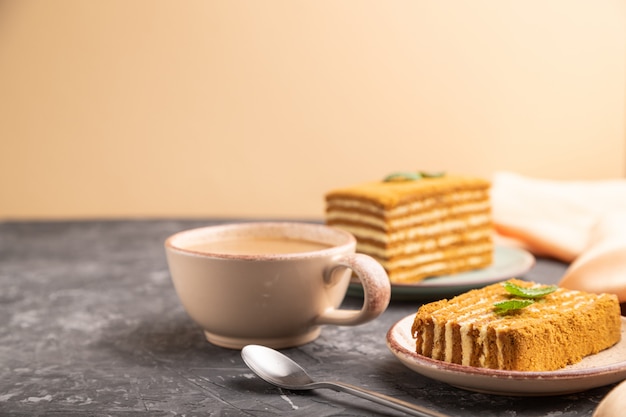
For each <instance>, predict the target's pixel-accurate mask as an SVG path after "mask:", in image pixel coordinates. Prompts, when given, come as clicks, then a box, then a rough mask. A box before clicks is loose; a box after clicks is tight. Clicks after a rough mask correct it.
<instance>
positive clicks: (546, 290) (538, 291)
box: [502, 281, 559, 298]
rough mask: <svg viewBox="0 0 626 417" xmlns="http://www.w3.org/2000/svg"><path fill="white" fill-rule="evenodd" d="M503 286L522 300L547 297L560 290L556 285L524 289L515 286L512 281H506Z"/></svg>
mask: <svg viewBox="0 0 626 417" xmlns="http://www.w3.org/2000/svg"><path fill="white" fill-rule="evenodd" d="M502 286H503V287H504V289H505V290H507V291H508V292H509V293H511V294H513V295H516V296H518V297H522V298H541V297H545V296H546V295H548V294H550V293H553V292H554V291H556V290H557V289H558V288H559V287H557V286H556V285H549V286H544V287H538V288H524V287H520V286H519V285H515V284H513V283H512V282H510V281H506V282H504V283H502Z"/></svg>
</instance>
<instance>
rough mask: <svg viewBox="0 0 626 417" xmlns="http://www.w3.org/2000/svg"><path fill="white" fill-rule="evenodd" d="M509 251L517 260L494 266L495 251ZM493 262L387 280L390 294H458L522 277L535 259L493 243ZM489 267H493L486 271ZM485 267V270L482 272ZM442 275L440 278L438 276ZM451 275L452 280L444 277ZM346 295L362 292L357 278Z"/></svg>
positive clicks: (414, 297) (421, 296) (408, 297)
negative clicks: (415, 278)
mask: <svg viewBox="0 0 626 417" xmlns="http://www.w3.org/2000/svg"><path fill="white" fill-rule="evenodd" d="M502 252H505V253H513V254H514V255H515V256H516V257H517V258H518V260H517V263H516V264H512V265H513V266H510V265H508V266H506V268H507V269H506V270H504V271H502V270H501V269H502V266H500V267H499V269H495V268H496V267H495V266H494V264H495V263H497V259H498V258H497V257H498V256H503V255H498V254H499V253H502ZM494 258H495V259H494V264H492V265H490V266H488V267H485V268H481V269H477V270H472V271H465V272H459V273H457V274H453V275H443V276H440V277H433V278H427V279H425V280H422V281H419V282H415V283H393V282H392V283H391V296H392V298H394V299H397V300H423V301H424V300H433V299H435V298H445V297H450V296H453V295H457V294H461V293H463V292H465V291H469V290H471V289H474V288H480V287H483V286H485V285H488V284H493V283H495V282H498V281H502V280H505V279H508V278H510V277H512V276H517V277H522V276H523V275H524V274H526V273H527V272H528V271H529V270H530V269H531V268H532V267H533V266H534V265H535V263H536V258H535V256H534V255H533V254H532V253H530V252H529V251H527V250H525V249H523V248H519V247H515V246H510V245H502V244H496V245H495V246H494ZM490 269H493V271H491V272H488V271H490ZM485 271H487V272H485ZM477 273H479V274H481V275H484V274H485V273H487V274H488V275H487V277H484V276H482V277H479V278H477V277H473V276H471V275H473V274H477ZM442 278H443V280H442ZM451 278H454V280H453V281H452V282H450V281H447V282H446V279H451ZM347 295H349V296H363V286H362V285H361V283H360V281H359V280H358V278H355V277H352V279H351V281H350V283H349V285H348V290H347Z"/></svg>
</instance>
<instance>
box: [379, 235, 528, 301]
mask: <svg viewBox="0 0 626 417" xmlns="http://www.w3.org/2000/svg"><path fill="white" fill-rule="evenodd" d="M498 251H508V252H513V253H515V254H516V255H519V256H521V258H522V260H521V261H520V265H519V268H518V269H519V270H520V271H523V272H518V273H517V274H518V275H519V274H523V273H525V272H527V271H528V270H529V269H530V268H532V267H533V265H534V264H535V262H536V259H535V256H534V255H533V254H532V253H530V252H529V251H527V250H525V249H522V248H518V247H514V246H507V245H498V244H496V245H494V258H495V257H496V256H497V255H498ZM494 263H495V262H494ZM492 267H493V264H492V265H490V266H487V267H485V268H481V269H479V270H473V271H465V272H460V273H458V274H454V275H444V276H440V277H432V278H426V279H425V280H422V281H419V282H415V283H404V282H399V283H391V286H392V287H395V288H397V289H407V288H411V289H412V288H428V289H429V290H432V289H437V288H442V289H444V288H446V289H447V288H456V287H465V286H467V285H482V284H486V283H491V282H497V281H499V280H502V279H505V278H506V277H509V275H510V274H509V273H508V272H507V273H506V274H504V275H494V276H493V277H490V278H483V279H480V280H468V281H467V282H462V283H460V282H445V281H444V282H441V281H439V282H437V280H438V279H441V278H448V277H455V278H456V277H460V276H461V277H462V276H463V275H467V274H470V273H472V272H475V271H485V270H489V269H490V268H492ZM494 274H495V271H494ZM505 275H506V276H505ZM512 275H515V274H512Z"/></svg>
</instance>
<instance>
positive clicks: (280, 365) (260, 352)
mask: <svg viewBox="0 0 626 417" xmlns="http://www.w3.org/2000/svg"><path fill="white" fill-rule="evenodd" d="M241 357H242V359H243V361H244V362H245V363H246V365H247V366H248V368H250V369H251V370H252V372H254V373H255V374H256V375H258V376H259V377H260V378H261V379H263V380H264V381H266V382H269V383H270V384H273V385H276V386H277V387H280V388H284V389H288V390H294V391H299V390H311V389H317V388H329V389H332V390H335V391H342V392H345V393H348V394H352V395H355V396H357V397H361V398H365V399H367V400H370V401H373V402H376V403H378V404H382V405H386V406H388V407H391V408H394V409H396V410H399V411H403V412H405V413H407V414H409V415H412V416H419V417H448V416H446V415H445V414H442V413H439V412H436V411H434V410H429V409H427V408H424V407H420V406H418V405H415V404H411V403H408V402H406V401H402V400H398V399H396V398H393V397H389V396H387V395H384V394H380V393H377V392H374V391H370V390H367V389H365V388H361V387H357V386H355V385H350V384H346V383H343V382H330V381H319V382H318V381H314V380H313V379H312V378H311V377H310V376H309V374H308V373H307V372H306V371H305V370H304V369H303V368H302V367H301V366H300V365H298V364H297V363H296V362H294V361H292V360H291V359H290V358H288V357H287V356H285V355H283V354H282V353H280V352H278V351H276V350H274V349H270V348H268V347H265V346H260V345H247V346H245V347H244V348H243V349H242V350H241Z"/></svg>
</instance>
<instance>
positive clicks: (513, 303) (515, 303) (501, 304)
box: [493, 299, 535, 314]
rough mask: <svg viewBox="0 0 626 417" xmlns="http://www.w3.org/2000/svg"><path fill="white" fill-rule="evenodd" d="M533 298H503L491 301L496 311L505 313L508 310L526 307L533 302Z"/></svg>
mask: <svg viewBox="0 0 626 417" xmlns="http://www.w3.org/2000/svg"><path fill="white" fill-rule="evenodd" d="M534 302H535V300H529V299H524V300H505V301H498V302H497V303H493V306H494V308H495V309H496V313H499V314H505V313H508V312H510V311H516V310H520V309H522V308H526V307H528V306H529V305H531V304H533V303H534Z"/></svg>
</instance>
